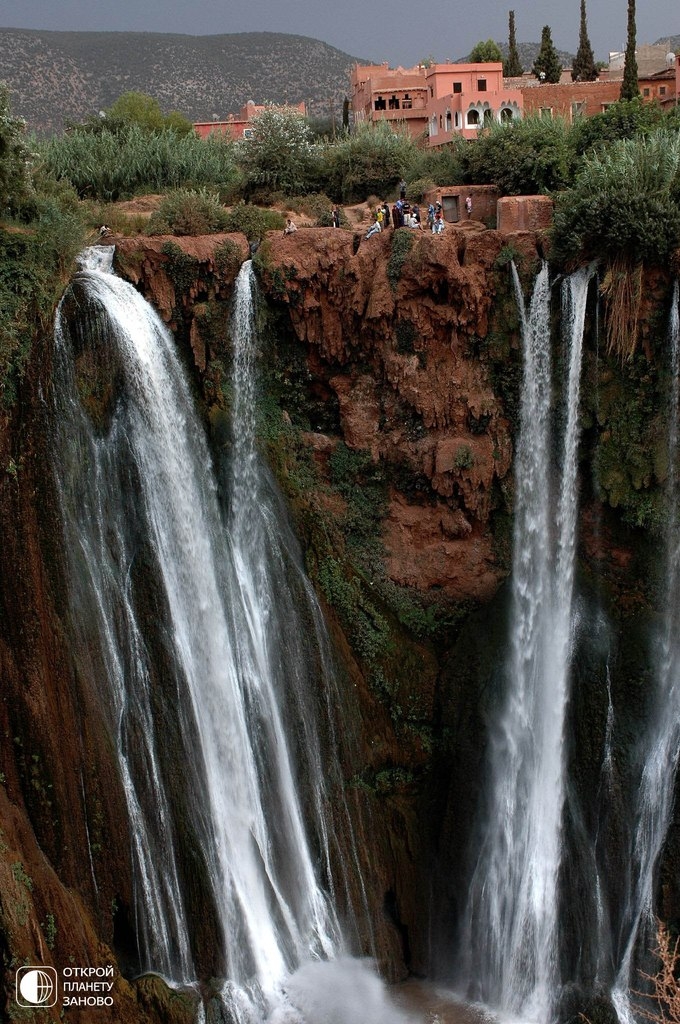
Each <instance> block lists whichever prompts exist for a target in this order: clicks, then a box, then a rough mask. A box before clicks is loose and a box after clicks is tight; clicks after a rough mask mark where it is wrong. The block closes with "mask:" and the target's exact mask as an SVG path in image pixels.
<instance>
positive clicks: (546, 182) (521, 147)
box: [442, 117, 570, 196]
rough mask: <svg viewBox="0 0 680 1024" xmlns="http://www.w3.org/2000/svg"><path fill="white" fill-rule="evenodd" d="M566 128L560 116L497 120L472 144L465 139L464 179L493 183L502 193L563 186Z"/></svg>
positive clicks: (566, 162) (566, 161)
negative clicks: (500, 122) (503, 122)
mask: <svg viewBox="0 0 680 1024" xmlns="http://www.w3.org/2000/svg"><path fill="white" fill-rule="evenodd" d="M567 132H568V129H567V126H566V123H565V122H564V121H563V120H562V119H561V118H555V119H554V120H553V119H552V118H550V119H545V118H542V117H525V118H522V119H521V120H513V121H511V122H510V123H509V124H498V122H496V123H494V124H492V125H490V126H489V127H488V128H485V129H484V131H483V132H482V133H481V135H480V136H479V137H478V138H477V139H476V140H475V142H474V144H470V143H467V146H466V149H465V154H466V155H465V160H466V164H467V167H466V179H467V180H468V181H474V182H475V183H477V184H480V185H487V184H490V185H495V186H496V187H497V188H498V189H499V191H500V193H501V195H504V196H519V195H537V194H539V193H542V192H552V191H554V190H559V189H563V188H564V187H565V185H566V184H567V183H568V180H569V170H570V168H569V150H568V144H567ZM442 148H444V147H442Z"/></svg>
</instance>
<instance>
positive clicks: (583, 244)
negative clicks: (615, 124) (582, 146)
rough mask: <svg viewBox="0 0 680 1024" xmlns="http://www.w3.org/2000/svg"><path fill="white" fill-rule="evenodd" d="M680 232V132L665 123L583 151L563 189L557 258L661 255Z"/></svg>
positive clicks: (555, 237) (659, 258)
mask: <svg viewBox="0 0 680 1024" xmlns="http://www.w3.org/2000/svg"><path fill="white" fill-rule="evenodd" d="M678 237H680V136H678V134H677V132H669V131H665V130H659V131H657V132H655V133H653V134H652V135H650V136H648V137H645V136H637V137H635V138H632V139H621V140H619V141H617V142H614V143H612V144H611V145H610V146H608V147H607V148H606V149H603V150H602V151H594V152H592V153H591V154H590V155H588V156H586V157H585V158H584V163H583V166H582V169H581V170H580V172H579V174H578V175H577V178H576V180H575V182H574V185H573V188H571V189H569V190H568V191H566V192H563V193H561V194H559V195H557V196H556V200H555V218H554V226H553V232H552V253H553V255H554V258H555V259H557V260H561V261H563V262H565V263H567V264H573V263H575V262H581V263H582V262H585V261H587V260H589V259H592V258H594V257H598V256H604V257H606V258H608V259H609V260H615V259H616V260H621V259H624V260H629V261H631V262H633V263H647V262H651V263H660V262H663V261H665V260H666V259H667V258H668V257H669V256H670V253H671V252H672V251H673V250H674V249H675V248H677V245H678Z"/></svg>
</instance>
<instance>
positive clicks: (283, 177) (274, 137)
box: [239, 107, 313, 194]
mask: <svg viewBox="0 0 680 1024" xmlns="http://www.w3.org/2000/svg"><path fill="white" fill-rule="evenodd" d="M312 140H313V137H312V131H311V128H310V127H309V125H308V123H307V121H306V119H305V117H304V116H303V115H302V114H301V113H300V112H299V111H297V110H294V109H289V108H283V109H282V108H280V107H266V108H265V109H264V110H263V111H262V112H261V113H260V114H257V115H256V116H255V117H254V118H253V120H252V122H251V138H249V139H248V140H246V141H244V142H243V143H242V144H241V148H240V150H239V155H240V160H241V163H242V166H243V167H244V169H245V172H246V175H247V178H248V182H249V184H250V185H254V186H258V185H259V186H262V185H264V186H266V187H267V188H268V189H282V190H283V191H284V192H289V193H291V194H295V193H300V192H307V191H308V190H309V184H310V172H311V168H312V155H313V144H312Z"/></svg>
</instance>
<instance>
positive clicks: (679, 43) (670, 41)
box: [654, 36, 680, 53]
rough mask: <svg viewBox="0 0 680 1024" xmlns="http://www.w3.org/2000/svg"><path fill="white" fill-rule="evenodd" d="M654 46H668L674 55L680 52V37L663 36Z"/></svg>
mask: <svg viewBox="0 0 680 1024" xmlns="http://www.w3.org/2000/svg"><path fill="white" fill-rule="evenodd" d="M654 46H667V47H668V49H669V50H670V51H671V52H672V53H677V52H678V50H680V36H662V37H661V39H657V41H656V42H655V43H654Z"/></svg>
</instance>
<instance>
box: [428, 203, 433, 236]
mask: <svg viewBox="0 0 680 1024" xmlns="http://www.w3.org/2000/svg"><path fill="white" fill-rule="evenodd" d="M427 226H428V227H429V229H430V231H431V230H432V228H433V227H434V205H433V204H432V203H430V205H429V206H428V208H427Z"/></svg>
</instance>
